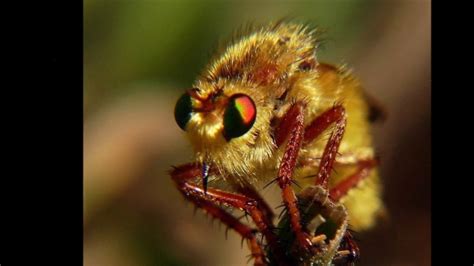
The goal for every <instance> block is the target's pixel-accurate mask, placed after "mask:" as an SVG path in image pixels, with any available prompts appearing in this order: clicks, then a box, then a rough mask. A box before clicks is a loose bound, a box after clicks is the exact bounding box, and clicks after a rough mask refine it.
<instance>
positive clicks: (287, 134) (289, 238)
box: [171, 22, 383, 265]
mask: <svg viewBox="0 0 474 266" xmlns="http://www.w3.org/2000/svg"><path fill="white" fill-rule="evenodd" d="M318 38H319V34H318V31H317V30H314V29H311V28H309V27H307V26H305V25H300V24H295V23H289V22H278V23H272V24H269V25H266V26H261V27H258V28H253V29H252V30H250V31H248V32H246V33H244V34H242V35H241V36H240V37H237V38H235V40H234V41H232V42H231V43H230V44H229V45H227V46H225V47H223V48H222V49H221V50H220V51H219V52H218V53H217V55H216V57H215V58H214V59H213V60H212V61H211V63H210V65H208V66H207V68H206V69H205V71H204V72H203V73H202V74H201V75H200V77H199V78H198V79H197V81H196V82H195V83H194V85H193V86H192V88H190V89H188V90H187V91H186V92H185V93H184V94H183V95H182V96H181V97H180V98H179V99H178V101H177V103H176V107H175V120H176V122H177V124H178V126H179V127H180V128H181V129H182V130H184V131H185V132H186V136H187V137H188V139H189V141H190V143H191V146H192V148H193V149H194V154H195V160H194V161H193V162H191V163H188V164H184V165H181V166H178V167H175V168H174V169H173V170H172V171H171V176H172V178H173V180H174V181H175V183H176V186H177V188H178V189H179V191H180V192H181V193H182V194H183V195H184V197H185V198H186V199H187V200H189V201H191V202H193V203H194V204H195V205H196V206H197V207H199V208H201V209H203V210H205V211H206V212H207V213H208V214H210V215H212V216H213V217H215V218H217V219H219V220H220V221H222V223H224V224H226V225H227V226H228V227H229V228H231V229H233V230H235V231H236V232H237V233H239V234H240V235H241V236H242V237H243V238H244V239H246V240H247V243H248V245H249V248H250V250H251V254H252V257H253V259H254V264H255V265H269V264H274V265H295V264H302V265H328V264H331V263H335V262H336V261H348V263H352V262H353V261H354V260H355V259H356V257H357V256H358V248H357V245H356V244H355V242H354V241H353V239H352V238H351V235H350V231H349V230H347V226H348V223H350V225H351V228H352V229H354V230H358V231H361V230H365V229H368V228H370V227H372V226H373V225H374V223H375V222H376V218H377V216H378V215H379V214H380V213H381V211H382V210H383V203H382V201H381V199H380V198H381V197H380V196H381V185H380V182H379V176H378V173H377V159H376V156H375V152H374V148H373V145H372V140H371V136H370V123H369V122H370V121H369V120H370V118H373V117H372V114H373V112H371V108H370V107H371V106H370V105H369V104H368V102H367V97H366V96H365V94H364V92H363V90H362V87H361V85H360V83H359V81H358V80H357V79H356V78H355V77H354V76H353V75H352V74H351V72H350V71H349V70H347V69H345V68H344V67H336V66H333V65H330V64H326V63H322V62H319V61H318V60H317V58H316V51H317V47H318V45H319V43H320V40H319V39H318ZM262 184H274V185H276V186H278V187H279V188H280V191H281V198H282V201H283V206H284V207H285V215H283V217H282V219H281V220H280V221H279V223H278V226H275V225H274V213H273V210H272V209H271V208H270V207H269V204H268V203H267V202H266V201H265V200H264V199H263V198H262V197H261V196H260V195H259V193H258V189H257V187H258V186H260V185H262ZM229 207H231V208H233V209H238V210H241V211H243V212H244V213H245V214H248V215H249V216H250V217H251V219H252V220H253V222H254V224H255V228H253V227H251V226H249V225H247V224H244V223H243V222H241V221H240V220H239V219H237V218H236V217H235V216H233V214H232V213H231V212H229V210H228V208H229ZM282 232H283V233H282ZM257 236H262V238H263V239H264V240H263V241H260V240H259V239H260V238H259V237H257Z"/></svg>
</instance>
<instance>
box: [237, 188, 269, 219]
mask: <svg viewBox="0 0 474 266" xmlns="http://www.w3.org/2000/svg"><path fill="white" fill-rule="evenodd" d="M235 189H236V190H237V192H239V193H241V194H243V195H246V196H247V197H250V198H252V199H254V200H256V201H257V202H258V205H259V206H260V207H261V210H262V212H263V214H264V215H265V216H266V219H267V220H268V221H273V217H274V216H275V214H274V213H273V211H272V209H271V208H270V206H269V205H268V204H267V202H266V201H265V200H264V199H263V198H262V197H261V196H260V194H259V193H258V192H257V191H256V190H255V189H254V188H253V187H252V186H251V185H248V184H247V185H246V186H238V187H236V188H235Z"/></svg>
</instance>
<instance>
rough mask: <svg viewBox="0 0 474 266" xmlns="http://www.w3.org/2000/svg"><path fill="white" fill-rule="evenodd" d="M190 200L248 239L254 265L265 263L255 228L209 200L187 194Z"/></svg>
mask: <svg viewBox="0 0 474 266" xmlns="http://www.w3.org/2000/svg"><path fill="white" fill-rule="evenodd" d="M188 199H190V200H191V201H192V202H194V203H195V204H196V206H197V207H199V208H201V209H203V210H205V211H206V212H207V213H208V214H210V215H212V216H213V217H215V218H217V219H219V220H220V221H221V222H222V223H224V224H225V225H227V226H228V227H229V228H231V229H234V230H235V231H236V232H237V233H239V234H240V235H241V236H242V237H243V238H244V239H247V240H248V245H249V248H250V251H251V256H252V257H253V258H254V265H255V266H257V265H258V266H260V265H261V266H263V265H267V262H266V260H265V254H264V252H263V249H262V247H261V246H260V244H259V243H258V241H257V237H256V235H255V234H256V230H253V229H251V228H250V227H249V226H247V225H245V224H243V223H241V222H240V221H239V220H238V219H237V218H235V217H234V216H232V215H231V214H229V213H228V212H227V211H224V210H223V209H221V208H220V207H218V206H216V205H214V204H213V203H211V202H209V201H204V200H202V199H200V198H198V197H194V196H191V195H190V196H189V197H188Z"/></svg>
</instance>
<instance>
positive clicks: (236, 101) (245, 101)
mask: <svg viewBox="0 0 474 266" xmlns="http://www.w3.org/2000/svg"><path fill="white" fill-rule="evenodd" d="M256 115H257V108H256V107H255V104H254V102H253V101H252V99H250V97H249V96H247V95H245V94H235V95H232V97H231V98H230V100H229V103H228V105H227V109H226V110H225V113H224V138H225V139H226V140H227V141H229V140H231V139H233V138H237V137H240V136H242V135H243V134H245V133H247V131H249V130H250V129H251V128H252V126H253V123H254V122H255V117H256Z"/></svg>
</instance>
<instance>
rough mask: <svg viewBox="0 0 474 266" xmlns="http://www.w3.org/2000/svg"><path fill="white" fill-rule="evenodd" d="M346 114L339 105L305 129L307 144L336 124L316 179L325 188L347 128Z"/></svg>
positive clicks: (317, 183)
mask: <svg viewBox="0 0 474 266" xmlns="http://www.w3.org/2000/svg"><path fill="white" fill-rule="evenodd" d="M345 114H346V112H345V110H344V107H342V106H340V105H338V106H334V107H333V108H331V109H329V110H327V111H326V112H324V113H322V114H321V115H320V116H318V117H317V118H316V119H315V120H314V121H313V122H312V123H311V124H310V125H309V126H308V127H306V129H305V136H304V140H305V142H306V143H308V142H310V141H312V140H313V139H315V138H316V137H318V136H319V135H321V133H322V132H324V130H326V129H327V128H328V127H329V126H330V125H331V124H333V123H335V127H334V130H333V131H332V133H331V136H330V137H329V140H328V142H327V144H326V147H325V148H324V153H323V157H322V158H321V162H320V164H319V170H318V173H317V177H316V185H321V186H323V187H324V188H327V187H328V180H329V176H330V175H331V170H332V167H333V164H334V161H335V160H336V155H337V151H338V150H339V145H340V144H341V140H342V136H343V135H344V129H345V127H346V115H345Z"/></svg>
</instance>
